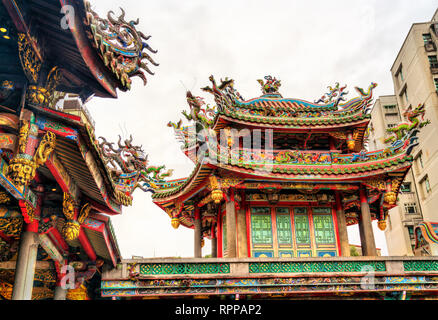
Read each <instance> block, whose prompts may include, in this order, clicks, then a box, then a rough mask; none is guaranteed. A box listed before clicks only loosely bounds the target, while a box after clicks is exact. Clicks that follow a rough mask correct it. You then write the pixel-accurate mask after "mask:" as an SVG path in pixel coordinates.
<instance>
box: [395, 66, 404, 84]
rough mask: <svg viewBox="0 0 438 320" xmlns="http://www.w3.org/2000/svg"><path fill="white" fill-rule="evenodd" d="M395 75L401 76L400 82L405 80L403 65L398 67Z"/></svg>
mask: <svg viewBox="0 0 438 320" xmlns="http://www.w3.org/2000/svg"><path fill="white" fill-rule="evenodd" d="M395 76H396V77H398V78H399V80H400V83H402V82H403V81H404V80H405V79H404V77H403V67H402V66H400V68H399V69H398V71H397V73H396V75H395Z"/></svg>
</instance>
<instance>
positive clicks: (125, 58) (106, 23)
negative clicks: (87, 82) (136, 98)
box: [85, 1, 158, 91]
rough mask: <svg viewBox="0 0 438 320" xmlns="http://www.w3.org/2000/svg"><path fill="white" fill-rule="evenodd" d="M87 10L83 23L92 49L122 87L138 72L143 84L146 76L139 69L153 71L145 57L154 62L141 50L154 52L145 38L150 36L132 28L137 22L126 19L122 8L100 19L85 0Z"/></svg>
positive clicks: (145, 81) (129, 82)
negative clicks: (85, 25) (97, 52)
mask: <svg viewBox="0 0 438 320" xmlns="http://www.w3.org/2000/svg"><path fill="white" fill-rule="evenodd" d="M85 9H86V11H87V19H86V24H87V25H89V27H90V30H91V32H89V35H88V36H89V38H90V40H91V41H92V42H93V43H94V46H95V47H96V49H97V50H98V51H99V52H100V54H101V56H102V59H103V61H104V63H105V65H106V66H107V67H108V68H109V69H110V70H111V72H113V73H114V74H115V75H116V77H117V79H119V81H120V82H121V84H122V87H121V89H122V90H125V91H126V90H129V89H130V88H131V82H132V81H131V79H130V78H131V77H134V76H138V77H140V78H141V79H143V82H144V84H145V85H146V83H147V80H146V76H145V74H144V72H143V70H144V71H146V72H147V73H149V74H151V75H153V74H154V73H153V72H152V71H151V70H150V69H149V67H148V65H147V61H149V62H150V63H152V64H153V65H154V66H158V63H156V62H155V61H154V60H153V59H152V57H151V56H150V55H149V54H148V53H147V52H145V51H144V50H145V49H146V50H148V51H149V52H152V53H156V52H157V51H156V50H153V49H152V48H151V47H150V46H149V45H148V44H147V43H146V41H147V40H149V39H150V37H151V36H146V35H144V34H143V33H142V32H141V31H139V30H137V29H136V28H135V26H136V25H138V23H139V19H137V20H136V21H134V20H131V21H129V22H128V21H126V20H125V11H124V10H123V9H122V8H120V10H121V11H122V13H121V15H120V16H119V17H117V19H115V18H114V17H113V16H112V15H113V14H114V12H112V11H109V12H108V15H107V19H102V18H100V17H99V15H98V14H97V13H96V12H94V11H93V10H92V9H91V7H90V3H89V2H88V1H86V2H85Z"/></svg>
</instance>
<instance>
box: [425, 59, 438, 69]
mask: <svg viewBox="0 0 438 320" xmlns="http://www.w3.org/2000/svg"><path fill="white" fill-rule="evenodd" d="M427 58H428V59H429V64H430V67H431V68H438V60H437V57H436V56H427Z"/></svg>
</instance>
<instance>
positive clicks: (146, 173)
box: [99, 135, 173, 205]
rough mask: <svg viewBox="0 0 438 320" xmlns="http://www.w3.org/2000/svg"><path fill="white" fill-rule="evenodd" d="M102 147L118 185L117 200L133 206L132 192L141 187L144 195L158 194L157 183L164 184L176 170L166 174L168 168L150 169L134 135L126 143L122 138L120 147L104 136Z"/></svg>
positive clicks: (119, 143) (108, 166)
mask: <svg viewBox="0 0 438 320" xmlns="http://www.w3.org/2000/svg"><path fill="white" fill-rule="evenodd" d="M99 139H101V140H102V141H101V142H100V143H99V147H100V150H101V153H102V157H103V159H104V162H105V164H106V166H107V168H108V169H109V171H110V174H111V177H112V179H113V181H114V183H115V184H116V190H117V191H116V197H117V199H118V200H119V201H120V202H122V203H123V204H124V205H131V204H132V193H133V192H134V190H135V189H137V188H139V189H141V190H143V191H144V192H151V193H154V192H155V189H156V188H157V184H160V183H163V182H164V179H165V178H166V177H169V176H171V175H172V171H173V170H168V171H166V172H163V170H164V169H165V166H164V165H163V166H148V156H147V155H145V153H144V151H143V149H142V146H135V145H133V144H132V135H131V136H130V138H129V139H126V140H124V142H123V143H122V142H121V140H122V138H121V137H120V135H119V141H118V142H117V145H118V148H117V149H116V148H115V147H114V143H110V142H108V141H107V140H106V139H105V138H104V137H99Z"/></svg>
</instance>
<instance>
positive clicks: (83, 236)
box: [78, 227, 97, 261]
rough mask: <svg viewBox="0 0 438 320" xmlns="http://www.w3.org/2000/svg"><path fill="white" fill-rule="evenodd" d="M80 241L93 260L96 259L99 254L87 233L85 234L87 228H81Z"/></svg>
mask: <svg viewBox="0 0 438 320" xmlns="http://www.w3.org/2000/svg"><path fill="white" fill-rule="evenodd" d="M78 240H79V242H80V243H81V246H82V248H83V249H84V251H85V253H86V254H87V256H88V257H89V258H90V260H91V261H96V259H97V256H96V252H95V251H94V249H93V246H92V245H91V243H90V240H89V239H88V237H87V235H86V234H85V230H84V228H83V227H81V230H80V232H79V238H78Z"/></svg>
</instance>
